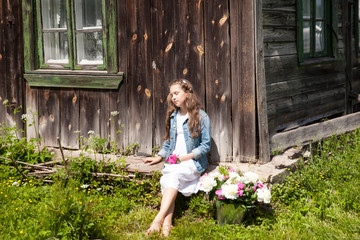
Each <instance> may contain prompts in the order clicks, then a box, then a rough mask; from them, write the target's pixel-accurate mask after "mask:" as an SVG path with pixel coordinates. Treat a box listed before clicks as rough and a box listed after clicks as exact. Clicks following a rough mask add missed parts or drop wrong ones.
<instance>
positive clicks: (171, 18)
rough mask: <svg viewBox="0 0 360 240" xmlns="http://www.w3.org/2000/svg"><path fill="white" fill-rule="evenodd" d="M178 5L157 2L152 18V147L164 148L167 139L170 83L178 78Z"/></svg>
mask: <svg viewBox="0 0 360 240" xmlns="http://www.w3.org/2000/svg"><path fill="white" fill-rule="evenodd" d="M176 6H177V5H176V3H175V1H166V0H155V1H154V2H153V8H152V15H151V23H152V28H151V31H152V32H151V35H152V36H153V39H152V49H153V50H152V56H153V57H152V59H153V62H152V70H153V71H152V72H153V82H154V91H153V96H154V103H153V122H154V130H153V143H154V145H158V146H161V145H162V143H163V139H162V138H163V137H164V136H165V127H164V123H165V119H166V109H167V96H168V92H169V89H168V83H169V82H170V81H172V80H174V79H175V78H176V70H175V45H176V43H175V35H176V25H177V24H176V23H175V8H176Z"/></svg>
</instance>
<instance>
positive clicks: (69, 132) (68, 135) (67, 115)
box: [60, 89, 84, 149]
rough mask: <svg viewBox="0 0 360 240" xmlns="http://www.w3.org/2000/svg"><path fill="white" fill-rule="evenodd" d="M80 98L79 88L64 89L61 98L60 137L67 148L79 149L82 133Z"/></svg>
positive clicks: (63, 145) (62, 144)
mask: <svg viewBox="0 0 360 240" xmlns="http://www.w3.org/2000/svg"><path fill="white" fill-rule="evenodd" d="M79 102H80V98H79V90H76V89H63V90H61V98H60V106H61V108H60V115H61V121H60V129H61V133H60V139H61V146H62V147H65V148H71V149H78V148H79V139H80V135H81V134H82V135H83V136H84V133H80V134H78V133H76V131H79V130H80V103H79Z"/></svg>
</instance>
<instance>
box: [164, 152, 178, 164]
mask: <svg viewBox="0 0 360 240" xmlns="http://www.w3.org/2000/svg"><path fill="white" fill-rule="evenodd" d="M165 163H167V164H178V163H180V159H179V156H178V155H176V154H174V155H170V156H169V158H168V159H166V160H165Z"/></svg>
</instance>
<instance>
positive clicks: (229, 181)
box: [200, 167, 271, 207]
mask: <svg viewBox="0 0 360 240" xmlns="http://www.w3.org/2000/svg"><path fill="white" fill-rule="evenodd" d="M200 190H201V191H204V192H206V193H207V194H209V196H210V197H213V198H215V199H216V200H220V201H234V202H239V203H242V204H243V205H245V206H246V207H252V206H255V205H257V204H260V203H270V200H271V193H270V190H269V189H268V188H267V187H266V186H265V185H263V183H262V182H261V181H260V180H259V176H258V175H257V174H256V173H254V172H245V173H244V175H243V176H240V175H239V174H238V173H236V172H235V170H234V169H233V168H231V169H226V168H224V167H220V168H219V171H215V172H211V173H209V174H207V173H205V174H204V175H203V176H202V177H201V178H200Z"/></svg>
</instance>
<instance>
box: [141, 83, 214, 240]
mask: <svg viewBox="0 0 360 240" xmlns="http://www.w3.org/2000/svg"><path fill="white" fill-rule="evenodd" d="M169 87H170V94H169V95H168V99H167V102H168V110H167V114H166V135H165V137H164V139H165V142H164V144H163V146H162V149H161V150H160V152H159V153H158V156H156V157H148V158H145V159H144V163H150V165H152V164H156V163H159V162H161V160H162V159H164V160H166V159H168V158H169V156H170V155H177V156H178V159H179V160H180V163H178V164H165V166H164V168H163V170H162V171H161V172H162V174H163V176H162V177H161V179H160V184H161V192H162V195H163V196H162V200H161V206H160V211H159V213H158V214H157V215H156V217H155V219H154V221H153V222H152V224H151V226H150V228H149V229H148V230H147V232H146V234H147V235H149V234H150V233H152V232H160V230H161V228H162V233H163V235H164V236H168V235H169V234H170V230H171V228H172V217H173V213H174V208H175V199H176V196H177V193H178V192H180V193H182V194H183V195H184V196H190V195H191V194H192V193H196V192H197V191H198V190H199V179H200V175H201V173H202V172H203V171H204V170H205V169H206V167H207V165H208V162H207V153H208V152H209V151H210V144H211V132H210V119H209V117H208V116H207V114H206V113H205V112H204V111H203V110H201V109H200V108H201V104H200V100H199V97H198V96H197V95H196V94H195V92H194V89H193V86H192V85H191V83H190V82H189V81H187V80H185V79H179V80H175V81H173V82H171V83H170V84H169Z"/></svg>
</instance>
